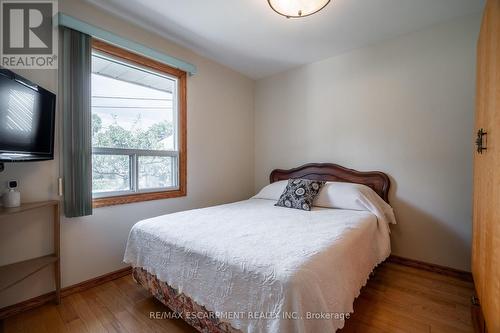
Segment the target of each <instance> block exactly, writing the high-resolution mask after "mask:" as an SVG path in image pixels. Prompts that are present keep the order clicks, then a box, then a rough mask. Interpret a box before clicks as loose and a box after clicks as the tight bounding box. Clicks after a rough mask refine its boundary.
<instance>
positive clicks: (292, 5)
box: [267, 0, 330, 18]
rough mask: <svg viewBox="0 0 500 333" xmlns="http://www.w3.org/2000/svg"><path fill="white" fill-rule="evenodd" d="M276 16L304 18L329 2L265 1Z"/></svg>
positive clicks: (300, 0)
mask: <svg viewBox="0 0 500 333" xmlns="http://www.w3.org/2000/svg"><path fill="white" fill-rule="evenodd" d="M267 2H268V3H269V6H271V8H272V9H273V10H274V11H275V12H276V13H278V14H280V15H283V16H286V17H287V18H290V17H294V18H296V17H304V16H309V15H312V14H314V13H317V12H319V11H320V10H322V9H323V8H325V6H326V5H328V3H329V2H330V0H267Z"/></svg>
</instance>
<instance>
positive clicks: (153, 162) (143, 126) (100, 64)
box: [91, 40, 186, 207]
mask: <svg viewBox="0 0 500 333" xmlns="http://www.w3.org/2000/svg"><path fill="white" fill-rule="evenodd" d="M91 84H92V100H91V108H92V193H93V197H94V207H101V206H108V205H116V204H123V203H130V202H138V201H145V200H155V199H163V198H171V197H178V196H183V195H185V194H186V116H185V114H186V98H185V96H186V95H185V89H186V73H185V72H183V71H180V70H177V69H174V68H171V67H169V66H167V65H165V64H162V63H159V62H156V61H153V60H151V59H148V58H145V57H142V56H139V55H136V54H134V53H130V52H128V51H125V50H122V49H120V48H118V47H115V46H111V45H109V44H106V43H104V42H100V41H97V40H94V41H93V50H92V78H91Z"/></svg>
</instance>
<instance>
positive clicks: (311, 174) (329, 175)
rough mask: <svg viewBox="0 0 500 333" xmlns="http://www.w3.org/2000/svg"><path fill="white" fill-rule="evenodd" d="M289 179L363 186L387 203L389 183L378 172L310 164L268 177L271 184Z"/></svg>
mask: <svg viewBox="0 0 500 333" xmlns="http://www.w3.org/2000/svg"><path fill="white" fill-rule="evenodd" d="M290 178H306V179H313V180H325V181H335V182H346V183H357V184H363V185H366V186H368V187H370V188H372V189H373V190H374V191H375V192H377V194H378V195H380V197H381V198H382V199H384V200H385V201H386V202H387V203H389V187H390V186H391V181H390V180H389V177H388V176H387V175H386V174H385V173H383V172H380V171H368V172H366V171H357V170H353V169H348V168H344V167H343V166H340V165H337V164H332V163H311V164H306V165H303V166H300V167H298V168H294V169H289V170H282V169H275V170H273V171H272V172H271V175H270V176H269V180H270V182H271V183H274V182H277V181H279V180H286V179H290Z"/></svg>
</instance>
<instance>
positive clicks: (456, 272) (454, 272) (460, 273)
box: [387, 254, 473, 282]
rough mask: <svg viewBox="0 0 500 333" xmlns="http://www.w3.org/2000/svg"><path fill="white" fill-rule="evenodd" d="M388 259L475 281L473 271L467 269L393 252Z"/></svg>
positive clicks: (404, 264) (396, 262) (463, 279)
mask: <svg viewBox="0 0 500 333" xmlns="http://www.w3.org/2000/svg"><path fill="white" fill-rule="evenodd" d="M387 261H388V262H392V263H395V264H399V265H403V266H408V267H413V268H418V269H422V270H425V271H429V272H434V273H438V274H442V275H447V276H451V277H454V278H457V279H460V280H462V281H467V282H473V281H472V273H471V272H466V271H462V270H459V269H455V268H451V267H446V266H441V265H436V264H431V263H427V262H423V261H419V260H415V259H408V258H403V257H400V256H396V255H392V254H391V256H390V257H389V258H388V259H387Z"/></svg>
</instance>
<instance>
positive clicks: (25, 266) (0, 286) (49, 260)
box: [0, 200, 61, 304]
mask: <svg viewBox="0 0 500 333" xmlns="http://www.w3.org/2000/svg"><path fill="white" fill-rule="evenodd" d="M46 207H53V214H54V220H53V222H54V252H53V253H51V254H49V255H44V256H41V257H36V258H32V259H28V260H24V261H19V262H15V263H12V264H9V265H4V266H0V293H1V292H2V291H4V290H6V289H9V288H10V287H12V286H15V285H16V284H18V283H19V282H21V281H23V280H24V279H26V278H28V277H30V276H32V275H33V274H35V273H37V272H39V271H41V270H42V269H43V268H45V267H47V266H49V265H52V264H53V265H54V280H55V285H56V292H55V295H54V301H55V302H56V303H57V304H59V303H60V302H61V258H60V236H59V234H60V231H59V228H60V227H59V222H60V221H59V213H60V212H59V201H57V200H49V201H41V202H32V203H24V204H21V206H20V207H16V208H3V207H0V222H1V220H2V219H6V218H7V217H9V216H10V215H14V214H20V213H23V212H26V211H30V210H34V209H40V208H46Z"/></svg>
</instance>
